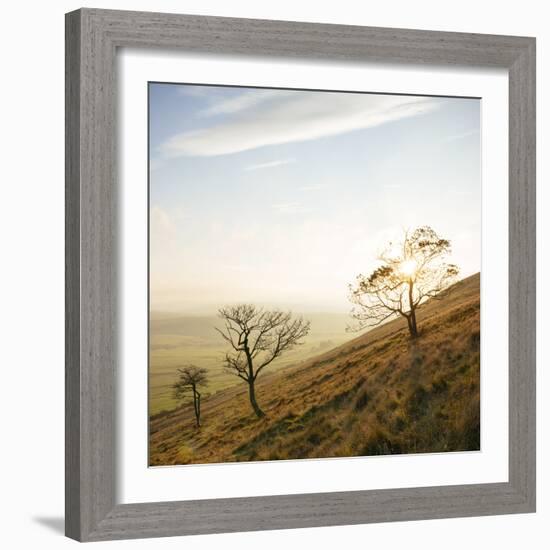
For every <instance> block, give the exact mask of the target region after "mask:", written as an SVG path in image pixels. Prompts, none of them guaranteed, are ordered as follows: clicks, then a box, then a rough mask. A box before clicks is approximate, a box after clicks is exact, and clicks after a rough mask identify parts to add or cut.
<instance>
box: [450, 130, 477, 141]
mask: <svg viewBox="0 0 550 550" xmlns="http://www.w3.org/2000/svg"><path fill="white" fill-rule="evenodd" d="M477 134H479V130H478V129H477V128H476V129H474V130H468V131H467V132H461V133H460V134H453V135H451V136H447V137H446V138H444V140H443V141H456V140H457V139H464V138H467V137H470V136H474V135H477Z"/></svg>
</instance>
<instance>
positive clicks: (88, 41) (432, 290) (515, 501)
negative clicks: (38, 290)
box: [66, 9, 535, 540]
mask: <svg viewBox="0 0 550 550" xmlns="http://www.w3.org/2000/svg"><path fill="white" fill-rule="evenodd" d="M66 29H67V182H66V189H67V217H66V221H67V232H66V235H67V329H66V336H67V338H66V341H67V354H66V356H67V365H66V373H67V375H66V376H67V386H66V410H67V413H66V428H67V430H66V433H67V445H66V450H67V451H66V458H67V466H66V472H67V485H66V514H67V535H68V536H70V537H72V538H75V539H77V540H108V539H120V538H136V537H153V536H170V535H184V534H198V533H217V532H228V531H240V530H259V529H283V528H295V527H310V526H322V525H343V524H357V523H368V522H376V521H397V520H411V519H427V518H439V517H457V516H473V515H488V514H505V513H521V512H530V511H534V509H535V412H534V411H535V356H534V353H535V346H534V343H535V342H534V338H535V336H534V335H535V330H534V328H535V306H534V304H535V254H534V253H535V241H534V235H535V202H534V201H535V149H534V143H535V123H534V120H535V118H534V114H535V91H534V82H535V73H534V71H535V68H534V67H535V64H534V63H535V61H534V60H535V43H534V39H531V38H522V37H510V36H490V35H467V34H457V33H441V32H431V31H412V30H397V29H379V28H367V27H349V26H339V25H318V24H306V23H293V22H280V21H258V20H242V19H230V18H213V17H199V16H187V15H169V14H155V13H140V12H119V11H110V10H94V9H91V10H90V9H84V10H79V11H77V12H73V13H70V14H68V15H67V25H66Z"/></svg>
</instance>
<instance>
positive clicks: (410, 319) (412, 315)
mask: <svg viewBox="0 0 550 550" xmlns="http://www.w3.org/2000/svg"><path fill="white" fill-rule="evenodd" d="M413 286H414V283H413V281H412V279H410V280H409V314H408V315H407V323H408V324H409V332H410V333H411V338H416V337H417V336H418V329H417V327H416V311H415V310H416V307H415V306H414V301H413V298H414V296H413Z"/></svg>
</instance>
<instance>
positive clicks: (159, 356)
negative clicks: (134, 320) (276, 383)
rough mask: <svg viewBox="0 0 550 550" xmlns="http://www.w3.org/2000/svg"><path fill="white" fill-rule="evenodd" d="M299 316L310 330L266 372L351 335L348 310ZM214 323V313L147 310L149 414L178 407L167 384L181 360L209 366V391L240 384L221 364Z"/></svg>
mask: <svg viewBox="0 0 550 550" xmlns="http://www.w3.org/2000/svg"><path fill="white" fill-rule="evenodd" d="M304 317H305V318H307V319H309V320H310V321H311V331H310V333H309V335H308V337H307V338H306V339H305V340H304V344H303V345H301V346H298V347H297V348H295V349H294V350H292V351H290V352H288V353H287V354H285V355H283V356H282V357H281V358H280V359H279V360H277V361H275V362H274V363H273V364H272V365H270V367H269V370H270V371H271V372H273V371H276V370H278V369H281V368H284V367H285V366H289V365H295V364H298V363H300V362H301V361H304V360H305V359H308V358H310V357H312V356H315V355H319V354H320V353H322V352H324V351H328V350H329V349H332V348H334V347H336V346H338V345H340V344H343V343H344V342H346V341H348V340H351V339H352V338H353V337H354V336H356V335H354V334H349V333H347V332H346V326H347V324H348V323H349V321H350V318H349V315H347V314H344V313H342V314H340V313H313V314H304ZM216 326H220V321H219V319H218V318H216V317H193V316H177V315H174V314H162V313H152V314H151V320H150V352H149V353H150V362H149V368H150V371H149V414H151V415H154V414H157V413H158V412H160V411H163V410H171V409H174V408H175V407H176V406H177V403H176V402H175V401H174V399H173V398H172V390H171V385H172V383H173V382H174V380H175V378H176V372H177V368H178V367H179V366H182V365H184V364H187V363H193V364H195V365H197V366H199V367H204V368H207V369H208V370H209V373H210V377H209V378H210V383H209V385H208V390H207V391H208V392H209V393H215V392H216V391H219V390H223V389H225V388H228V387H230V386H232V385H235V384H240V383H242V381H241V380H239V378H237V377H236V376H235V375H233V374H230V373H227V372H225V371H224V369H223V357H224V355H225V352H226V351H229V350H228V348H227V345H226V344H225V343H224V341H223V340H222V338H221V336H220V335H219V334H218V333H217V332H216V330H215V327H216Z"/></svg>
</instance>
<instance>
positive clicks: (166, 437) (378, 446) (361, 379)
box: [150, 274, 480, 465]
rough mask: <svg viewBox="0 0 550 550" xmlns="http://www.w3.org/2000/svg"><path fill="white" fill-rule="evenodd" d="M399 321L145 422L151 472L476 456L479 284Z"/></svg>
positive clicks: (460, 286) (472, 282) (475, 279)
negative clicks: (210, 465)
mask: <svg viewBox="0 0 550 550" xmlns="http://www.w3.org/2000/svg"><path fill="white" fill-rule="evenodd" d="M418 313H419V314H418V319H419V329H420V332H421V334H420V336H419V338H418V339H417V340H415V341H411V340H410V338H409V337H408V333H407V328H406V323H404V322H403V321H402V320H400V319H398V320H395V321H392V322H390V323H387V324H385V325H383V326H381V327H378V328H376V329H374V330H371V331H369V332H368V333H366V334H364V335H362V336H360V337H358V338H356V339H354V340H352V341H350V342H348V343H347V344H345V345H343V346H340V347H337V348H335V349H333V350H331V351H330V352H327V353H325V354H323V355H319V356H317V357H315V358H312V359H310V360H309V361H307V362H305V363H302V364H300V365H297V366H295V367H289V368H287V369H284V370H283V371H279V372H276V373H273V374H266V375H265V376H262V377H259V378H258V385H257V398H258V402H259V403H260V404H261V405H262V408H263V409H264V411H265V412H266V413H267V416H266V418H263V419H257V418H256V417H255V416H254V415H253V413H252V411H251V409H250V404H249V402H248V400H247V392H246V386H245V385H244V384H243V385H242V386H240V387H234V388H228V389H226V390H223V391H219V392H217V393H216V394H214V395H212V396H210V397H209V398H207V399H205V400H204V403H203V407H202V420H203V426H202V427H201V428H200V429H199V430H197V429H195V428H194V424H193V413H192V409H191V407H190V406H183V407H181V408H179V409H177V410H175V411H171V412H169V413H165V414H162V415H157V416H156V417H153V418H152V420H151V424H150V435H151V439H150V464H151V465H166V464H186V463H206V462H231V461H242V460H280V459H288V458H313V457H336V456H358V455H376V454H392V453H416V452H441V451H463V450H477V449H479V357H480V356H479V342H480V331H479V330H480V327H479V274H477V275H473V276H471V277H469V278H467V279H465V280H463V281H460V282H459V283H457V284H456V285H454V286H453V287H452V288H451V289H450V290H449V291H448V292H447V293H446V295H445V296H444V297H441V298H440V299H438V300H430V301H429V302H427V303H426V304H424V305H423V306H422V307H421V308H419V312H418Z"/></svg>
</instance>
